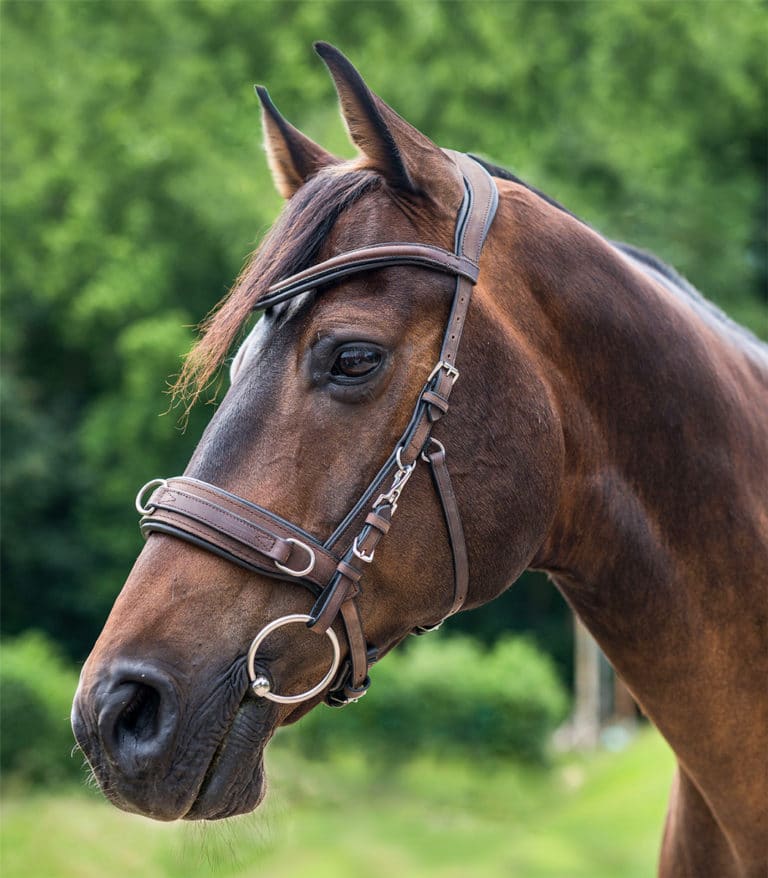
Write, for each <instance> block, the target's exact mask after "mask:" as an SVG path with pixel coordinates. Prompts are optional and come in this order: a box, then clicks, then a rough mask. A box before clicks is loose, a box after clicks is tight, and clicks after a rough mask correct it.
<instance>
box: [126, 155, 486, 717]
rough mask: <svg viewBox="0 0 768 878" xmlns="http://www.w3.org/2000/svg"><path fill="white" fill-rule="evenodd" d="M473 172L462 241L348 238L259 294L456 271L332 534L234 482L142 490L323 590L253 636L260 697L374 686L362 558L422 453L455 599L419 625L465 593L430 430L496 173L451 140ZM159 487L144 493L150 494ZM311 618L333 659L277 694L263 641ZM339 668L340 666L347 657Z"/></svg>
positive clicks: (237, 551)
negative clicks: (339, 632) (371, 468)
mask: <svg viewBox="0 0 768 878" xmlns="http://www.w3.org/2000/svg"><path fill="white" fill-rule="evenodd" d="M448 155H449V156H450V157H451V158H452V159H453V160H454V161H455V162H456V164H457V165H458V166H459V168H460V170H461V172H462V174H463V177H464V200H463V201H462V204H461V207H460V209H459V214H458V217H457V221H456V234H455V242H454V252H453V253H451V252H449V251H447V250H444V249H442V248H440V247H434V246H432V245H428V244H413V243H386V244H378V245H373V246H368V247H363V248H360V249H357V250H351V251H349V252H347V253H342V254H340V255H338V256H334V257H332V258H331V259H327V260H325V261H324V262H321V263H319V264H317V265H314V266H312V267H310V268H308V269H306V270H305V271H301V272H298V273H297V274H294V275H292V276H291V277H289V278H286V279H285V280H282V281H280V282H279V283H276V284H274V285H273V286H271V287H270V288H269V289H268V290H267V292H266V294H265V295H264V296H262V297H261V298H260V299H258V300H257V301H256V302H255V304H254V310H263V309H265V308H269V307H271V306H273V305H277V304H279V303H280V302H284V301H287V300H288V299H291V298H293V297H294V296H297V295H299V294H301V293H304V292H306V291H308V290H310V289H315V288H317V287H319V286H325V285H328V284H332V283H335V282H337V281H339V280H341V279H342V278H345V277H348V276H350V275H352V274H357V273H360V272H365V271H371V270H373V269H377V268H384V267H389V266H393V265H415V266H418V267H421V268H426V269H429V270H433V271H439V272H443V273H446V274H451V275H454V276H455V277H456V288H455V292H454V297H453V305H452V308H451V313H450V316H449V318H448V325H447V327H446V331H445V335H444V337H443V344H442V348H441V351H440V359H439V360H438V362H437V364H436V365H435V367H434V369H432V372H431V373H430V374H429V376H428V377H427V380H426V382H425V384H424V386H423V388H422V390H421V392H420V393H419V396H418V399H417V401H416V405H415V408H414V411H413V415H412V416H411V420H410V422H409V423H408V426H407V427H406V429H405V432H404V433H403V434H402V436H401V437H400V439H399V441H398V443H397V445H396V446H395V449H394V451H393V452H392V454H391V455H390V456H389V458H388V459H387V461H386V463H385V464H384V466H383V467H382V468H381V469H380V470H379V472H378V473H377V475H376V476H375V477H374V479H373V481H372V482H371V483H370V484H369V486H368V487H367V488H366V490H365V491H364V492H363V495H362V496H361V497H360V499H359V500H358V501H357V503H356V504H355V506H354V507H353V508H352V509H351V510H350V512H349V513H348V514H347V516H346V517H345V518H344V520H343V521H342V522H341V524H339V526H338V527H337V528H336V530H335V531H334V532H333V534H331V536H330V537H329V538H328V539H327V540H326V541H325V542H324V543H321V542H320V541H318V540H317V539H315V538H314V537H313V536H311V535H310V534H308V533H307V532H306V531H304V530H303V529H302V528H300V527H298V526H297V525H295V524H292V523H291V522H289V521H286V520H284V519H282V518H280V517H279V516H277V515H275V514H274V513H272V512H270V511H269V510H267V509H264V508H263V507H261V506H257V505H256V504H254V503H250V502H249V501H247V500H244V499H242V498H240V497H237V496H236V495H234V494H230V493H229V492H228V491H224V490H222V489H221V488H217V487H215V486H214V485H210V484H208V483H206V482H202V481H199V480H197V479H192V478H188V477H186V476H178V477H174V478H170V479H154V480H153V481H151V482H147V484H146V485H145V486H144V487H143V488H142V489H141V491H139V494H138V496H137V497H136V508H137V510H138V511H139V513H140V514H141V516H142V518H141V522H140V527H141V532H142V534H143V535H144V537H145V538H147V537H149V535H150V534H152V533H162V534H169V535H171V536H174V537H177V538H179V539H182V540H185V541H187V542H189V543H192V544H194V545H196V546H199V547H201V548H203V549H206V550H207V551H209V552H213V553H214V554H216V555H219V556H221V557H223V558H225V559H227V560H228V561H231V562H233V563H234V564H238V565H239V566H241V567H244V568H246V569H247V570H252V571H254V572H257V573H259V574H262V575H266V576H271V577H276V578H278V579H282V580H287V581H290V582H298V583H299V584H301V585H303V586H305V587H306V588H308V589H309V590H310V591H311V592H312V593H313V594H314V595H315V596H316V601H315V605H314V607H313V608H312V610H311V611H310V613H309V614H291V615H288V616H283V617H281V618H280V619H276V620H274V621H273V622H270V623H269V624H268V625H266V626H265V627H264V628H263V629H262V630H261V631H260V632H259V633H258V634H257V636H256V637H255V638H254V640H253V642H252V643H251V646H250V648H249V650H248V655H247V669H248V677H249V680H250V684H251V690H252V691H253V693H254V695H256V696H257V697H263V698H267V699H269V700H272V701H276V702H280V703H283V704H292V703H298V702H301V701H305V700H307V699H309V698H313V697H315V696H316V695H318V694H319V693H320V692H322V691H323V690H324V689H325V688H326V687H327V686H329V684H330V691H329V692H328V694H327V695H326V702H327V703H328V704H330V705H331V706H334V707H340V706H343V705H345V704H348V703H350V702H352V701H357V699H359V698H361V697H362V696H363V695H365V693H366V691H367V690H368V687H369V686H370V678H369V676H368V671H369V669H370V667H371V665H372V664H373V663H374V662H375V661H376V659H377V658H378V650H377V649H376V647H374V646H371V645H370V644H368V642H367V640H366V637H365V634H364V632H363V622H362V617H361V614H360V608H359V604H358V601H357V597H358V595H359V594H360V580H361V578H362V576H363V571H364V570H365V566H366V565H367V564H370V563H372V562H373V560H374V556H375V553H376V548H377V546H378V544H379V541H380V540H381V539H382V537H384V536H385V535H386V533H387V532H388V531H389V529H390V526H391V523H392V517H393V515H394V514H395V511H396V510H397V504H398V501H399V499H400V495H401V494H402V492H403V490H404V489H405V487H406V485H407V483H408V480H409V479H410V477H411V475H412V474H413V471H414V469H415V468H416V466H417V464H418V463H419V460H422V461H424V462H425V463H427V464H428V465H429V467H430V471H431V474H432V480H433V483H434V485H435V490H436V493H437V496H438V498H439V499H440V504H441V506H442V510H443V516H444V519H445V525H446V530H447V534H448V541H449V544H450V547H451V554H452V557H453V569H454V587H453V596H452V601H451V606H450V608H449V609H448V611H447V612H446V613H444V614H443V615H442V616H441V617H440V618H439V619H438V620H437V621H436V622H435V623H433V624H432V625H429V626H424V627H420V628H417V629H416V630H415V633H424V632H425V631H431V630H434V629H435V628H437V627H439V625H441V624H442V622H443V621H444V619H446V618H447V617H448V616H450V615H453V614H454V613H456V612H458V611H459V610H460V609H461V607H462V606H463V604H464V601H465V599H466V596H467V589H468V584H469V566H468V561H467V549H466V544H465V541H464V531H463V528H462V525H461V516H460V514H459V509H458V504H457V502H456V496H455V494H454V491H453V487H452V485H451V479H450V475H449V473H448V467H447V465H446V453H445V448H444V446H443V445H442V444H441V443H440V442H438V441H437V439H435V438H433V437H432V428H433V426H434V424H435V423H436V422H437V421H439V420H440V418H442V416H443V415H444V414H445V413H446V412H447V411H448V408H449V398H450V394H451V391H452V389H453V385H454V383H455V382H456V379H457V378H458V377H459V371H458V369H457V368H456V355H457V353H458V348H459V342H460V340H461V333H462V330H463V328H464V322H465V318H466V314H467V309H468V308H469V302H470V297H471V293H472V287H473V286H474V284H475V283H476V282H477V278H478V274H479V266H478V263H479V260H480V254H481V252H482V248H483V244H484V243H485V239H486V237H487V235H488V231H489V229H490V226H491V223H492V222H493V217H494V215H495V212H496V206H497V203H498V191H497V189H496V185H495V184H494V182H493V180H492V179H491V177H490V175H489V174H488V173H487V171H486V170H485V169H484V168H483V167H482V166H481V165H479V164H478V163H477V162H476V161H474V160H473V159H471V158H470V157H469V156H466V155H463V154H461V153H456V152H452V151H448ZM150 488H153V489H154V490H153V491H152V493H151V495H150V497H149V499H148V500H147V501H146V504H144V502H143V500H142V498H143V497H144V496H145V495H146V493H147V491H148V490H149V489H150ZM339 616H341V620H342V623H343V626H344V630H345V633H346V639H347V644H348V647H349V655H348V658H347V660H346V661H345V662H344V663H343V664H341V650H340V646H339V643H338V639H337V637H336V634H335V632H334V631H333V629H332V628H331V626H332V624H333V623H334V622H335V620H336V619H337V618H338V617H339ZM295 622H305V623H306V624H307V627H309V628H310V629H311V630H312V631H316V632H317V633H320V634H326V635H327V636H328V637H329V638H330V640H331V645H332V646H333V661H332V664H331V668H330V670H329V671H328V673H327V674H326V675H325V677H324V678H323V679H322V680H321V681H320V682H319V683H318V684H317V685H316V686H313V687H312V688H311V689H309V690H308V691H306V692H303V693H301V694H299V695H278V694H277V693H275V692H273V691H271V690H272V683H271V682H270V680H269V678H268V677H267V676H266V675H265V674H263V673H261V672H258V671H257V669H256V654H257V651H258V648H259V646H260V645H261V643H262V641H263V640H264V639H265V638H266V637H267V636H268V635H269V634H270V633H271V632H272V631H274V630H276V629H277V628H279V627H282V626H283V625H288V624H291V623H295ZM340 666H341V669H340V670H339V667H340Z"/></svg>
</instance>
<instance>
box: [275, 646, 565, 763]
mask: <svg viewBox="0 0 768 878" xmlns="http://www.w3.org/2000/svg"><path fill="white" fill-rule="evenodd" d="M371 679H372V681H373V683H372V686H371V691H370V692H369V693H368V694H367V695H366V696H365V698H364V699H363V700H362V701H360V702H359V703H358V704H356V705H354V706H352V707H350V708H349V709H348V710H342V711H338V710H326V709H317V710H314V711H312V712H311V713H310V714H308V715H307V716H306V717H304V718H303V719H302V721H301V722H300V723H299V724H298V725H297V726H295V727H294V728H292V729H290V730H286V731H284V732H283V733H282V740H283V741H286V743H288V744H292V745H293V746H296V747H298V748H299V749H301V751H302V752H303V753H305V754H307V755H312V754H314V755H317V756H325V755H327V754H328V753H329V752H336V751H338V749H339V748H349V749H359V748H361V747H363V748H365V751H366V753H368V754H369V755H373V754H378V755H380V756H383V757H385V758H387V759H388V760H390V761H391V760H392V759H393V758H395V757H397V758H398V759H405V758H410V757H412V756H413V755H414V754H418V753H423V752H429V753H432V754H448V753H454V754H457V753H458V754H464V755H468V756H475V757H476V758H478V759H483V758H486V759H487V758H493V757H513V758H516V759H520V760H523V761H528V762H537V761H538V762H540V761H543V760H544V759H545V757H546V752H547V746H548V742H549V738H550V735H551V733H552V731H554V729H555V727H556V725H557V724H558V723H559V722H560V721H562V719H563V718H564V717H565V710H566V704H567V699H566V696H565V692H564V690H563V687H562V684H561V683H560V682H559V680H558V679H557V677H556V675H555V673H554V670H553V667H552V664H551V662H550V660H549V659H548V658H547V657H546V656H545V655H544V654H542V653H541V652H539V651H538V650H537V649H536V648H535V647H533V646H532V645H531V644H530V643H528V642H527V641H525V640H524V639H521V638H515V639H506V640H501V641H499V642H498V643H497V644H496V645H495V646H494V647H493V648H492V649H490V650H486V649H483V648H482V647H481V646H479V645H478V644H477V643H476V641H474V640H471V639H469V638H458V637H456V638H451V639H446V640H441V639H438V638H434V639H432V640H429V641H427V642H419V643H415V644H412V645H411V646H410V648H409V649H405V650H401V651H398V652H395V653H393V654H391V655H388V656H387V657H386V658H385V659H384V660H383V661H382V663H381V665H378V666H376V667H375V668H374V669H373V671H372V673H371Z"/></svg>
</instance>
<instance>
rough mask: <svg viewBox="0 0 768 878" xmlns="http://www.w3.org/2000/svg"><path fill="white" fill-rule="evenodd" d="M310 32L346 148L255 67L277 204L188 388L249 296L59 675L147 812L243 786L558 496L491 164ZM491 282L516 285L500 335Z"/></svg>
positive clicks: (241, 798)
mask: <svg viewBox="0 0 768 878" xmlns="http://www.w3.org/2000/svg"><path fill="white" fill-rule="evenodd" d="M317 50H318V52H319V54H320V55H321V56H322V58H323V60H324V61H325V63H326V64H327V66H328V68H329V70H330V72H331V75H332V77H333V79H334V82H335V85H336V89H337V91H338V94H339V98H340V104H341V111H342V114H343V117H344V120H345V122H346V125H347V128H348V131H349V134H350V137H351V139H352V141H353V142H354V143H355V145H356V146H357V148H358V150H359V155H358V157H357V158H356V159H354V160H352V161H342V160H340V159H339V158H337V157H335V156H333V155H331V154H329V153H327V152H326V151H325V150H323V149H322V148H321V147H319V146H318V145H316V144H315V143H313V142H312V141H311V140H309V139H308V138H307V137H305V136H304V135H303V134H301V133H300V132H299V131H297V130H296V129H295V128H294V127H293V126H291V125H290V124H289V123H288V122H287V121H286V120H285V119H283V118H282V117H281V116H280V114H279V113H278V111H277V110H276V109H275V107H274V105H273V104H272V102H271V101H270V99H269V96H268V95H267V93H266V91H264V90H263V89H259V96H260V98H261V101H262V109H263V122H264V130H265V143H266V150H267V155H268V158H269V164H270V167H271V169H272V173H273V176H274V179H275V183H276V185H277V187H278V189H279V191H280V192H281V194H282V195H283V196H284V197H285V199H286V204H285V207H284V210H283V212H282V214H281V216H280V217H279V219H278V220H277V223H276V224H275V226H274V227H273V229H272V231H271V233H270V234H269V235H268V236H267V238H266V239H265V241H264V242H263V244H262V245H261V247H260V248H259V250H258V251H257V253H256V254H255V255H254V257H253V259H252V260H251V262H250V264H249V265H248V266H247V268H246V269H245V271H244V272H243V274H242V276H241V277H240V279H239V280H238V282H237V284H236V285H235V287H234V289H233V291H232V293H231V294H230V296H229V297H228V298H227V300H226V301H225V302H224V303H223V304H222V306H221V307H220V309H219V310H218V311H217V312H216V313H215V314H214V316H213V317H212V318H211V319H210V321H209V324H208V327H207V332H206V334H205V335H204V337H203V339H202V341H201V342H200V343H199V344H198V347H197V349H196V350H194V351H193V353H192V355H191V357H190V358H189V359H188V361H187V366H186V372H185V374H184V376H183V380H185V381H187V383H188V384H190V383H192V384H194V383H196V385H197V386H198V387H200V386H202V385H204V384H205V383H206V381H207V380H208V378H209V377H210V376H211V374H212V372H213V370H214V369H215V368H216V367H217V366H218V365H219V364H220V363H221V361H222V358H223V356H224V355H225V354H226V351H227V349H228V348H229V346H230V344H231V342H232V340H233V338H234V336H235V335H236V334H237V332H238V331H239V330H240V328H241V327H242V326H243V324H244V323H245V321H246V320H247V319H248V317H249V315H250V314H251V312H252V310H253V309H254V307H256V308H257V309H259V310H262V311H263V316H262V317H261V318H260V319H259V320H258V322H257V323H256V324H255V327H254V328H253V329H252V331H251V332H250V334H249V335H248V336H247V338H246V339H245V341H244V342H243V343H242V345H241V346H240V348H239V350H238V352H237V355H236V356H235V358H234V361H233V363H232V366H231V386H230V388H229V390H228V392H227V393H226V396H225V397H224V399H223V401H222V403H221V405H220V406H219V408H218V410H217V411H216V413H215V415H214V417H213V418H212V419H211V421H210V423H209V425H208V427H207V429H206V430H205V433H204V435H203V437H202V439H201V441H200V444H199V445H198V447H197V449H196V451H195V453H194V455H193V457H192V459H191V461H190V463H189V465H188V467H187V469H186V472H185V473H184V476H183V477H180V478H177V479H169V480H159V481H158V483H157V484H156V485H153V486H152V490H147V491H146V492H145V493H144V494H143V495H142V496H141V497H140V498H139V507H140V510H141V512H142V513H143V515H144V518H143V520H142V528H143V530H144V532H145V535H146V536H147V541H146V544H145V546H144V548H143V550H142V552H141V554H140V555H139V557H138V560H137V561H136V564H135V566H134V568H133V570H132V571H131V573H130V575H129V577H128V580H127V582H126V583H125V586H124V588H123V590H122V592H121V593H120V595H119V597H118V598H117V601H116V603H115V605H114V608H113V609H112V612H111V614H110V616H109V618H108V620H107V622H106V624H105V627H104V630H103V632H102V634H101V636H100V637H99V639H98V642H97V643H96V646H95V647H94V649H93V652H92V653H91V655H90V657H89V659H88V661H87V662H86V664H85V666H84V668H83V671H82V675H81V682H80V686H79V689H78V693H77V695H76V698H75V704H74V708H73V727H74V730H75V734H76V737H77V740H78V742H79V744H80V746H81V747H82V749H83V751H84V752H85V754H86V756H87V758H88V760H89V762H90V764H91V766H92V768H93V771H94V773H95V775H96V777H97V779H98V781H99V783H100V784H101V786H102V789H103V790H104V791H105V793H106V795H107V796H109V798H110V799H111V800H112V801H113V802H114V803H115V804H116V805H118V806H119V807H121V808H124V809H126V810H130V811H136V812H139V813H142V814H146V815H148V816H152V817H155V818H158V819H175V818H179V817H185V818H189V819H198V818H205V819H213V818H219V817H227V816H230V815H233V814H238V813H243V812H246V811H250V810H251V809H253V808H254V807H256V805H258V803H259V802H260V800H261V798H262V796H263V790H264V782H263V763H262V755H263V750H264V747H265V745H266V743H267V742H268V740H269V739H270V737H271V735H272V734H273V732H274V730H275V729H276V728H277V727H278V726H280V725H283V724H286V723H290V722H293V721H295V720H297V719H299V718H300V717H301V716H302V715H303V714H304V713H306V712H307V711H308V710H310V709H312V708H313V707H314V706H316V705H318V704H319V703H321V702H322V701H323V700H324V699H325V700H329V701H331V702H332V703H337V704H338V703H345V702H347V701H350V700H355V699H356V698H358V697H360V696H361V695H362V694H364V692H365V689H366V688H367V686H368V682H369V680H368V670H369V668H370V666H371V665H372V664H373V663H374V662H375V661H376V660H378V659H380V658H381V657H382V656H383V655H384V654H385V653H387V652H388V651H389V650H391V649H392V648H393V647H394V646H396V645H397V644H398V643H399V642H400V641H401V640H402V639H403V638H404V637H406V636H407V635H408V634H409V633H411V632H413V631H419V630H423V629H426V628H429V627H432V626H435V625H436V624H438V623H440V622H441V621H442V619H443V618H445V617H446V616H447V615H449V614H450V613H452V612H455V611H457V610H458V609H461V608H467V607H472V606H477V605H479V604H482V603H485V602H487V601H489V600H491V599H492V598H494V597H495V596H496V595H498V594H499V593H501V592H502V591H503V590H504V589H505V588H506V587H508V586H509V585H510V583H512V582H513V581H514V580H515V578H516V577H517V576H518V575H519V574H520V573H521V571H522V570H524V569H525V568H526V567H527V566H529V565H530V563H531V561H532V559H533V558H534V555H535V553H536V551H537V549H538V548H539V547H540V546H541V544H542V542H543V540H544V538H545V535H546V533H547V530H548V528H549V526H550V523H551V520H552V517H553V514H554V509H555V505H556V498H557V487H558V483H559V479H560V474H561V471H562V466H563V462H562V458H563V451H562V447H563V440H562V434H561V431H560V429H559V426H558V416H557V413H556V409H555V406H554V404H553V402H552V401H551V398H550V395H549V393H548V390H547V386H546V382H545V380H544V378H543V377H542V376H543V365H542V363H541V362H540V359H539V358H538V357H537V356H536V355H534V353H533V349H532V348H531V346H530V344H529V342H528V341H526V339H525V338H524V337H523V335H522V331H523V329H522V328H524V327H525V326H526V323H527V324H528V325H531V326H532V325H533V323H534V320H533V317H531V319H530V320H526V315H527V314H528V310H527V309H531V308H533V307H535V306H534V305H533V304H532V303H531V302H530V300H529V297H526V296H523V295H522V294H521V291H522V290H523V286H524V282H523V280H516V277H517V275H516V274H515V259H514V256H513V257H512V259H511V260H510V258H509V255H508V254H507V253H506V252H505V245H504V243H503V241H504V238H505V236H504V235H503V234H501V233H500V232H499V231H498V230H499V227H500V226H506V225H508V224H509V223H510V221H511V218H510V213H509V208H508V207H507V206H505V204H504V199H503V198H502V203H501V205H500V206H499V210H498V215H497V219H496V220H495V222H493V224H492V223H491V221H492V220H493V214H494V211H495V210H496V198H497V189H498V187H499V183H498V181H497V182H494V181H492V179H491V178H490V176H489V175H488V174H487V172H486V171H485V170H483V169H482V168H481V167H480V166H479V165H478V164H476V163H475V162H473V161H472V160H471V159H469V158H467V157H466V156H459V155H457V154H454V153H450V152H445V151H443V150H441V149H439V148H438V147H437V146H436V145H435V144H433V143H432V142H431V141H430V140H429V139H428V138H427V137H425V136H424V135H423V134H421V133H420V132H419V131H417V130H416V129H415V128H413V127H412V126H411V125H409V124H408V123H407V122H405V121H404V120H403V119H402V118H401V117H400V116H398V115H397V114H396V113H395V112H394V111H393V110H392V109H391V108H390V107H388V106H387V105H386V104H385V103H384V102H383V101H382V100H381V99H380V98H378V97H377V96H376V95H375V94H374V93H373V92H372V91H371V90H370V89H369V88H368V87H367V85H366V84H365V83H364V82H363V80H362V78H361V77H360V75H359V74H358V73H357V71H356V70H355V69H354V68H353V67H352V65H351V64H350V63H349V62H348V61H347V59H346V58H345V57H344V56H343V55H341V54H340V53H339V52H338V51H337V50H335V49H333V48H332V47H330V46H327V45H325V44H319V45H318V47H317ZM502 188H503V187H502ZM502 194H503V193H502ZM404 242H405V243H404ZM481 251H482V253H481ZM502 285H503V286H504V287H505V289H507V290H508V291H509V294H510V296H512V298H513V300H514V297H515V295H516V291H517V293H520V295H518V297H517V300H518V312H517V317H518V318H519V325H520V327H522V328H521V330H520V333H518V334H517V335H516V336H515V337H513V338H512V339H511V340H510V337H509V333H508V332H507V331H506V330H504V331H502V329H501V328H500V312H499V306H498V304H497V302H496V300H495V295H494V290H497V289H498V288H500V287H501V286H502ZM470 293H471V294H472V297H471V307H469V294H470ZM465 324H466V328H465ZM463 330H464V331H463ZM462 331H463V340H462V342H461V347H460V348H459V346H458V341H459V338H462ZM459 374H460V378H459V380H456V379H457V377H458V376H459ZM454 385H455V387H454ZM294 617H297V618H294ZM306 622H308V623H309V624H308V625H307V624H304V623H306ZM337 653H338V654H337ZM374 676H375V674H374Z"/></svg>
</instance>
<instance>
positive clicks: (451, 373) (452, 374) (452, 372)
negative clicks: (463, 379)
mask: <svg viewBox="0 0 768 878" xmlns="http://www.w3.org/2000/svg"><path fill="white" fill-rule="evenodd" d="M441 369H445V372H446V374H447V375H448V377H449V378H450V379H451V385H453V384H455V383H456V380H457V379H458V377H459V370H458V369H457V368H456V367H455V366H452V365H451V364H450V363H448V362H446V361H445V360H440V362H439V363H438V364H437V365H436V366H435V368H434V369H433V370H432V371H431V372H430V373H429V378H427V384H429V383H430V381H431V380H432V379H433V378H434V377H435V375H437V374H438V372H440V370H441Z"/></svg>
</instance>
